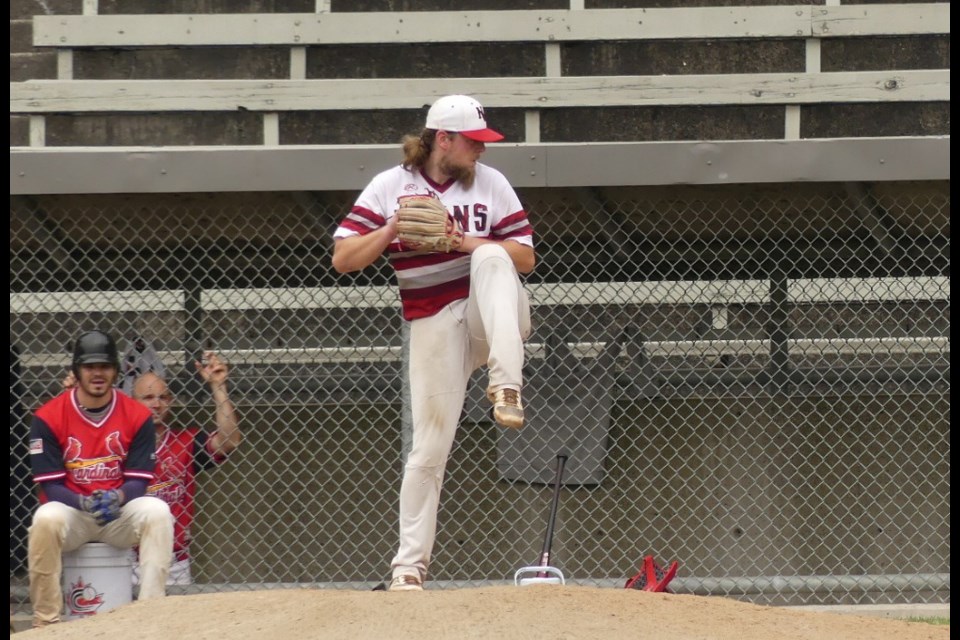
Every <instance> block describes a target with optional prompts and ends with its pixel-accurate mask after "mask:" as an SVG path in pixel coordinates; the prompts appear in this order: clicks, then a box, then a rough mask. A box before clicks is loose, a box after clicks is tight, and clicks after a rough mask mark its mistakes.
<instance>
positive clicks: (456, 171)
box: [440, 161, 477, 189]
mask: <svg viewBox="0 0 960 640" xmlns="http://www.w3.org/2000/svg"><path fill="white" fill-rule="evenodd" d="M440 170H441V171H443V172H444V173H445V174H447V175H448V176H450V177H451V178H453V179H454V180H456V181H457V182H459V183H460V184H462V185H463V188H464V189H469V188H470V187H472V186H473V180H474V178H476V177H477V168H476V167H475V166H474V167H457V166H454V165H451V164H449V163H447V162H443V161H441V162H440Z"/></svg>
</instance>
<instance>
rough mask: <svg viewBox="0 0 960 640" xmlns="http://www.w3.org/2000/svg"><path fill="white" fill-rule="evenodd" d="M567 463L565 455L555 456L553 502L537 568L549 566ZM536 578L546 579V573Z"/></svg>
mask: <svg viewBox="0 0 960 640" xmlns="http://www.w3.org/2000/svg"><path fill="white" fill-rule="evenodd" d="M566 462H567V456H566V455H565V454H562V453H561V454H559V455H557V475H556V476H555V477H554V479H553V502H552V503H551V504H550V519H549V520H548V521H547V533H546V535H545V536H544V537H543V549H542V550H541V551H540V562H539V565H538V566H541V567H549V566H550V549H551V547H552V546H553V527H554V524H555V523H556V521H557V506H558V505H559V504H560V486H561V485H560V480H561V479H562V478H563V465H564V464H566ZM537 577H538V578H546V577H547V572H546V571H541V572H539V573H538V574H537Z"/></svg>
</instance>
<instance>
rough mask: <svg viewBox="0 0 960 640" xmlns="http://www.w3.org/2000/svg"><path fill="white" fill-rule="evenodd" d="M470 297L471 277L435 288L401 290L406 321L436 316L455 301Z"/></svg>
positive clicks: (458, 279)
mask: <svg viewBox="0 0 960 640" xmlns="http://www.w3.org/2000/svg"><path fill="white" fill-rule="evenodd" d="M469 295H470V277H469V276H465V277H463V278H457V279H456V280H452V281H450V282H444V283H442V284H438V285H436V286H433V287H422V288H420V289H401V290H400V300H401V301H402V302H403V317H404V319H405V320H416V319H417V318H427V317H429V316H432V315H434V314H436V313H437V312H438V311H440V310H441V309H443V308H444V307H445V306H447V305H448V304H450V303H451V302H453V301H454V300H462V299H463V298H466V297H467V296H469Z"/></svg>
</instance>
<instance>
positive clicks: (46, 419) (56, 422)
mask: <svg viewBox="0 0 960 640" xmlns="http://www.w3.org/2000/svg"><path fill="white" fill-rule="evenodd" d="M154 434H155V427H154V426H153V417H152V415H151V413H150V410H149V409H147V408H146V407H145V406H143V405H142V404H140V403H139V402H137V401H136V400H134V399H133V398H131V397H129V396H127V395H125V394H124V393H123V392H121V391H118V390H116V389H114V390H113V399H112V400H111V401H110V405H109V406H108V407H107V409H106V411H104V413H103V416H102V417H101V418H100V419H99V420H97V421H96V422H94V421H92V420H91V419H90V418H88V417H87V416H85V415H84V413H83V411H82V410H81V409H80V406H79V404H78V403H77V391H76V389H71V390H69V391H65V392H63V393H61V394H60V395H59V396H57V397H56V398H54V399H53V400H50V401H49V402H47V403H46V404H44V405H43V406H42V407H40V408H39V409H37V410H36V412H34V414H33V422H32V424H31V425H30V463H31V466H32V468H33V480H34V482H37V483H42V482H47V481H50V480H63V481H64V484H65V486H66V487H67V488H68V489H70V490H71V491H73V492H75V493H78V494H80V495H90V494H91V493H93V492H94V491H96V490H97V489H117V488H119V487H120V485H122V484H123V482H124V480H126V479H129V478H141V479H143V480H146V481H147V482H150V481H152V480H153V471H154V466H155V465H156V453H155V452H154V443H155V435H154ZM42 486H43V485H41V487H42ZM40 501H41V502H46V496H45V495H44V494H43V492H42V491H41V493H40Z"/></svg>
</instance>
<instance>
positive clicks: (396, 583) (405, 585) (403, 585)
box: [387, 574, 423, 591]
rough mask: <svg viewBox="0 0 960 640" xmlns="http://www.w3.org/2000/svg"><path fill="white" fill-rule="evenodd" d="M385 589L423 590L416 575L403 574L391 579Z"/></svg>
mask: <svg viewBox="0 0 960 640" xmlns="http://www.w3.org/2000/svg"><path fill="white" fill-rule="evenodd" d="M387 591H423V583H422V582H421V581H420V578H418V577H417V576H411V575H406V574H404V575H400V576H397V577H396V578H394V579H393V580H391V581H390V586H389V587H387Z"/></svg>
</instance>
